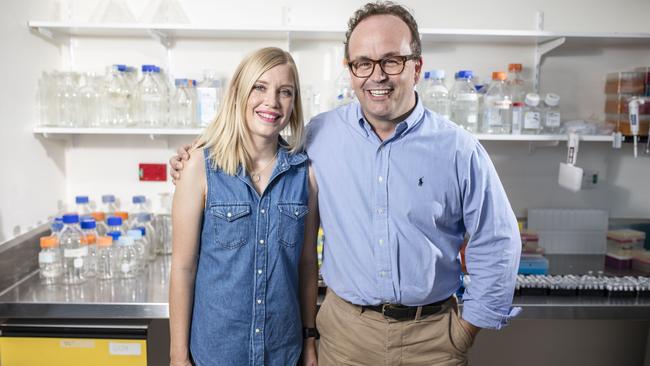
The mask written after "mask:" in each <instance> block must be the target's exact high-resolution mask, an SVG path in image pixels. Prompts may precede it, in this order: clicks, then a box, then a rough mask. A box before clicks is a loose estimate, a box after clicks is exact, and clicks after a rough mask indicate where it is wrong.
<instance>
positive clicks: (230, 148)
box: [196, 47, 304, 175]
mask: <svg viewBox="0 0 650 366" xmlns="http://www.w3.org/2000/svg"><path fill="white" fill-rule="evenodd" d="M279 65H289V66H290V69H291V74H292V76H293V81H294V87H295V88H294V89H295V90H294V94H293V95H294V99H293V111H292V112H291V116H290V117H289V124H288V125H287V126H288V127H289V128H290V130H291V138H290V139H289V141H288V142H287V144H286V145H284V146H285V147H286V148H287V149H288V150H289V152H290V153H292V154H293V153H296V152H299V151H301V150H302V145H303V135H304V125H303V114H302V101H301V98H300V82H299V79H298V69H297V68H296V63H295V62H294V60H293V57H291V55H290V54H289V53H288V52H285V51H283V50H282V49H280V48H277V47H266V48H262V49H259V50H257V51H255V52H253V53H251V54H249V55H248V56H246V57H245V58H244V59H243V60H242V62H241V63H240V64H239V66H237V69H236V70H235V74H234V75H233V77H232V80H231V81H230V85H228V90H227V92H226V95H225V98H224V99H223V102H222V103H221V107H220V108H219V112H218V113H217V117H216V118H215V119H214V121H212V123H210V125H209V126H208V127H206V129H205V130H204V131H203V133H202V134H201V136H199V139H198V140H197V143H196V148H205V149H209V150H210V152H209V157H210V159H211V160H212V166H213V167H214V168H215V169H217V168H220V169H221V170H223V171H224V172H226V173H227V174H230V175H235V174H237V169H238V168H239V166H241V167H242V168H243V169H247V167H251V166H252V164H251V157H250V155H249V153H248V151H250V147H249V144H250V141H251V140H250V138H249V137H250V132H249V131H248V127H247V125H246V105H247V102H248V97H249V96H250V94H251V91H252V90H253V86H254V85H255V83H256V82H257V80H258V79H259V78H260V77H261V76H262V74H264V73H265V72H267V71H269V70H270V69H272V68H274V67H276V66H279Z"/></svg>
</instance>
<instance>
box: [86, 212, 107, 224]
mask: <svg viewBox="0 0 650 366" xmlns="http://www.w3.org/2000/svg"><path fill="white" fill-rule="evenodd" d="M90 216H92V217H93V219H95V221H97V222H100V221H104V220H105V219H106V214H104V213H103V212H93V213H91V214H90Z"/></svg>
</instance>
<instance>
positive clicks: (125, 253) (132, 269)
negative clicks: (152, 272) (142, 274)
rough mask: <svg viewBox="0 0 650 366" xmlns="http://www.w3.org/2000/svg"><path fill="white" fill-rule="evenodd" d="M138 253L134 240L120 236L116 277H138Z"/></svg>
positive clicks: (116, 260)
mask: <svg viewBox="0 0 650 366" xmlns="http://www.w3.org/2000/svg"><path fill="white" fill-rule="evenodd" d="M137 270H138V253H137V250H136V248H135V242H134V240H133V238H131V237H128V236H120V238H119V239H118V241H117V247H116V258H115V277H117V278H133V277H135V276H136V275H137Z"/></svg>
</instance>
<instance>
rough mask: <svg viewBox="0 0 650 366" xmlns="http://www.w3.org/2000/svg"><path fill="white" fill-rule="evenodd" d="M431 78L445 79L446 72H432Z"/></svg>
mask: <svg viewBox="0 0 650 366" xmlns="http://www.w3.org/2000/svg"><path fill="white" fill-rule="evenodd" d="M431 77H432V78H434V79H444V78H445V70H431Z"/></svg>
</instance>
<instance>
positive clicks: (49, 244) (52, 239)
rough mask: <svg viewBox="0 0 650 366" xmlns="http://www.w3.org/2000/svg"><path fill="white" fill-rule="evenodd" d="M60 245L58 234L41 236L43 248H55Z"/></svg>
mask: <svg viewBox="0 0 650 366" xmlns="http://www.w3.org/2000/svg"><path fill="white" fill-rule="evenodd" d="M58 245H59V239H57V237H56V236H44V237H42V238H41V248H55V247H57V246H58Z"/></svg>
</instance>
